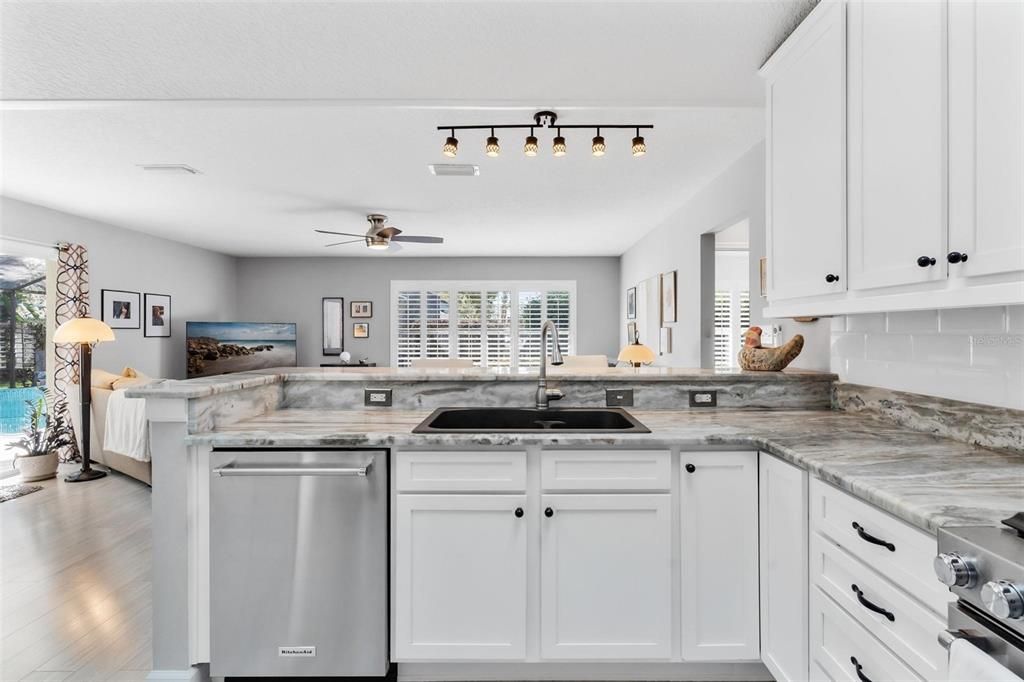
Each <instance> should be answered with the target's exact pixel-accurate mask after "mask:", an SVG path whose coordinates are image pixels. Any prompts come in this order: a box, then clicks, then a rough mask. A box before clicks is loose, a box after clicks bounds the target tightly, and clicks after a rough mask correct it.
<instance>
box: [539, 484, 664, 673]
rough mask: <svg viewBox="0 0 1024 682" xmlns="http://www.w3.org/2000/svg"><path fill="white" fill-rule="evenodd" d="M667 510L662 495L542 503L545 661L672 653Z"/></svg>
mask: <svg viewBox="0 0 1024 682" xmlns="http://www.w3.org/2000/svg"><path fill="white" fill-rule="evenodd" d="M671 506H672V505H671V496H670V495H667V494H665V495H636V494H618V495H582V494H580V495H544V496H543V497H542V508H543V509H544V512H543V513H544V518H541V655H542V656H543V657H544V658H546V659H579V658H586V659H636V658H644V659H658V658H668V657H669V656H670V655H671V642H670V637H671V629H672V624H671V620H672V604H671V596H670V595H671V594H672V577H671V572H672V571H671V564H672V556H671V547H672V521H671V518H670V517H671ZM547 510H550V515H548V513H549V512H548V511H547Z"/></svg>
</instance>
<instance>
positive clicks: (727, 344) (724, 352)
mask: <svg viewBox="0 0 1024 682" xmlns="http://www.w3.org/2000/svg"><path fill="white" fill-rule="evenodd" d="M731 351H732V293H731V292H729V291H721V290H720V291H716V292H715V367H717V368H725V367H731V366H732V364H733V361H732V358H731V357H730V355H731Z"/></svg>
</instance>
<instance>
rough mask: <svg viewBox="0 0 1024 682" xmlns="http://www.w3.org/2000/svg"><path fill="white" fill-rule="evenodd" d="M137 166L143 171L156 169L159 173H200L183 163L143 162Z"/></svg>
mask: <svg viewBox="0 0 1024 682" xmlns="http://www.w3.org/2000/svg"><path fill="white" fill-rule="evenodd" d="M139 168H141V169H142V170H144V171H156V172H159V173H179V174H184V175H200V173H199V171H198V170H197V169H195V168H193V167H192V166H187V165H185V164H183V163H143V164H139Z"/></svg>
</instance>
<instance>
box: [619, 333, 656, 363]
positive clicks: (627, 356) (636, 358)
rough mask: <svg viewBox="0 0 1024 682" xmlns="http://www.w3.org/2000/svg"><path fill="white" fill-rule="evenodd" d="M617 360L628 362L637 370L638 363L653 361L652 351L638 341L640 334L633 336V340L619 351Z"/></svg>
mask: <svg viewBox="0 0 1024 682" xmlns="http://www.w3.org/2000/svg"><path fill="white" fill-rule="evenodd" d="M619 362H628V363H629V364H631V365H633V367H634V368H635V369H636V370H637V371H639V370H640V365H644V364H647V363H648V362H654V351H653V350H651V349H650V348H648V347H647V346H645V345H644V344H642V343H640V335H639V334H637V335H636V336H634V337H633V342H632V343H630V344H629V345H627V346H626V347H624V348H623V349H622V350H621V351H619Z"/></svg>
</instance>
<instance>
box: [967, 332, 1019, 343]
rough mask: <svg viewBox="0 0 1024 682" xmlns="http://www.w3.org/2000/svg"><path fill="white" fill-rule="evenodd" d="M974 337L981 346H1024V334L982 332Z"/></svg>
mask: <svg viewBox="0 0 1024 682" xmlns="http://www.w3.org/2000/svg"><path fill="white" fill-rule="evenodd" d="M974 339H975V343H977V344H978V345H979V346H1024V334H981V335H979V336H976V337H974Z"/></svg>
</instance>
